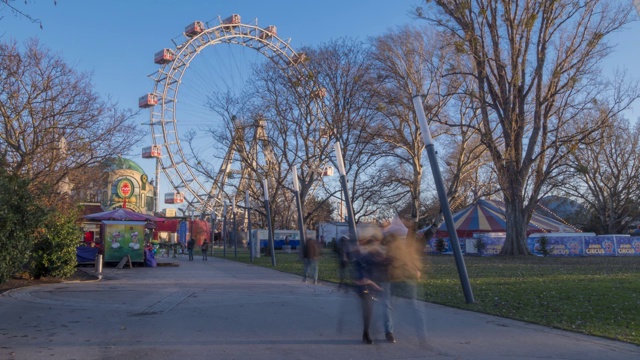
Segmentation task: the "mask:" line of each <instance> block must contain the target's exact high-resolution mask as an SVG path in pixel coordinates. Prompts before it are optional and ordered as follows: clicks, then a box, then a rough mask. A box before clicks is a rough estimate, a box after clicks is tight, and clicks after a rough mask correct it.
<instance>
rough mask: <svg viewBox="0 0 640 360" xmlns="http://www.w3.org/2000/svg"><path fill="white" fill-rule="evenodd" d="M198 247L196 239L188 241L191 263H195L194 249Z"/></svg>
mask: <svg viewBox="0 0 640 360" xmlns="http://www.w3.org/2000/svg"><path fill="white" fill-rule="evenodd" d="M195 246H196V240H195V239H194V238H191V239H189V241H187V252H188V253H189V261H193V248H194V247H195Z"/></svg>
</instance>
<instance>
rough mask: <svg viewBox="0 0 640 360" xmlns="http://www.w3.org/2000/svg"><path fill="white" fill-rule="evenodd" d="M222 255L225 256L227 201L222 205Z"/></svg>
mask: <svg viewBox="0 0 640 360" xmlns="http://www.w3.org/2000/svg"><path fill="white" fill-rule="evenodd" d="M221 237H222V256H223V257H227V202H226V201H225V202H224V206H223V207H222V236H221Z"/></svg>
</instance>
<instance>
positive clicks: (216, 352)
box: [0, 256, 640, 360]
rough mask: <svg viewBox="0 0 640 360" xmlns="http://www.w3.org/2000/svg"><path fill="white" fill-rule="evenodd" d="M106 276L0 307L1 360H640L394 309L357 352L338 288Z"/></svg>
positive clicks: (439, 311)
mask: <svg viewBox="0 0 640 360" xmlns="http://www.w3.org/2000/svg"><path fill="white" fill-rule="evenodd" d="M177 261H178V262H179V266H177V267H169V266H161V267H157V268H142V267H135V268H133V269H128V268H125V269H115V268H105V269H104V277H103V279H102V280H101V281H96V282H90V283H63V284H51V285H43V286H36V287H30V288H22V289H16V290H12V291H9V292H7V293H4V294H2V295H1V296H0V319H1V321H0V359H181V360H187V359H189V360H190V359H274V360H275V359H323V360H324V359H331V360H337V359H480V360H482V359H492V360H494V359H575V360H589V359H593V360H596V359H597V360H603V359H625V360H626V359H640V347H638V346H635V345H630V344H626V343H621V342H617V341H611V340H605V339H601V338H597V337H590V336H585V335H579V334H574V333H569V332H563V331H559V330H553V329H549V328H545V327H542V326H536V325H531V324H526V323H522V322H518V321H512V320H507V319H502V318H497V317H493V316H487V315H482V314H477V313H472V312H467V311H462V310H456V309H451V308H447V307H443V306H438V305H433V304H429V303H421V304H420V309H419V310H418V311H420V312H422V313H423V314H424V316H425V317H426V320H427V342H426V343H423V344H421V343H420V342H418V339H417V336H416V333H415V332H414V331H413V330H412V329H413V328H412V326H410V324H411V323H412V320H413V319H414V318H415V316H416V313H415V310H410V308H409V307H408V306H406V303H404V302H403V301H402V300H401V301H400V302H399V304H398V306H397V308H398V309H397V310H398V314H397V316H396V337H397V339H398V342H397V343H396V344H390V343H387V342H385V341H384V334H383V333H382V328H381V327H382V324H381V323H380V321H379V318H380V317H379V316H377V315H380V310H379V309H376V310H377V311H376V312H375V315H376V316H377V319H378V320H377V323H374V324H373V326H372V329H373V330H374V331H373V334H372V336H373V338H374V340H375V344H374V345H365V344H362V343H361V339H360V336H361V317H360V310H359V305H358V302H357V300H356V297H355V295H354V294H353V293H344V292H340V291H338V289H337V287H336V286H335V285H333V284H323V283H320V284H318V285H312V284H304V283H303V282H302V281H301V278H300V276H296V275H292V274H287V273H283V272H280V271H277V270H273V269H268V268H262V267H257V266H251V265H245V264H241V263H236V262H233V261H230V260H224V259H216V258H209V261H206V262H205V261H201V260H200V259H199V258H198V257H196V260H195V261H192V262H190V261H187V260H186V256H185V257H182V258H180V259H178V260H177Z"/></svg>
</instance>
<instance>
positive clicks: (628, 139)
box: [563, 119, 640, 234]
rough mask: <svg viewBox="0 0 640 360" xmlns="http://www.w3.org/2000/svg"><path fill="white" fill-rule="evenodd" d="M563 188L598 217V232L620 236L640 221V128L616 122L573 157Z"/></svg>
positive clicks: (583, 146) (626, 122) (596, 135)
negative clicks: (631, 225)
mask: <svg viewBox="0 0 640 360" xmlns="http://www.w3.org/2000/svg"><path fill="white" fill-rule="evenodd" d="M570 164H571V172H570V174H569V175H570V176H571V177H572V178H573V181H571V182H569V183H567V184H565V186H564V187H563V189H564V190H565V191H566V192H567V193H568V194H569V195H570V196H572V197H574V198H577V199H580V200H582V203H583V204H585V205H586V206H587V208H588V209H589V210H590V211H591V212H592V213H593V214H595V215H596V218H597V220H598V222H597V224H598V229H597V232H598V233H600V234H620V233H623V232H624V231H625V230H627V227H628V226H629V225H630V224H631V223H633V222H635V221H637V220H638V219H639V218H640V200H639V199H640V125H639V124H636V125H633V126H632V125H630V124H629V122H628V121H626V120H616V119H614V120H613V121H612V123H611V125H610V126H607V127H605V128H603V129H601V130H600V131H599V132H598V133H596V134H593V143H592V144H589V145H580V146H578V147H577V148H576V149H575V150H574V151H573V152H572V155H571V160H570Z"/></svg>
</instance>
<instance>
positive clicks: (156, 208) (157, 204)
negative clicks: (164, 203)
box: [153, 158, 160, 216]
mask: <svg viewBox="0 0 640 360" xmlns="http://www.w3.org/2000/svg"><path fill="white" fill-rule="evenodd" d="M155 175H156V183H155V184H154V185H155V186H154V188H153V192H154V195H155V197H156V199H155V200H156V201H155V204H154V209H153V215H154V216H155V215H156V213H157V212H158V211H159V210H160V158H156V174H155Z"/></svg>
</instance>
